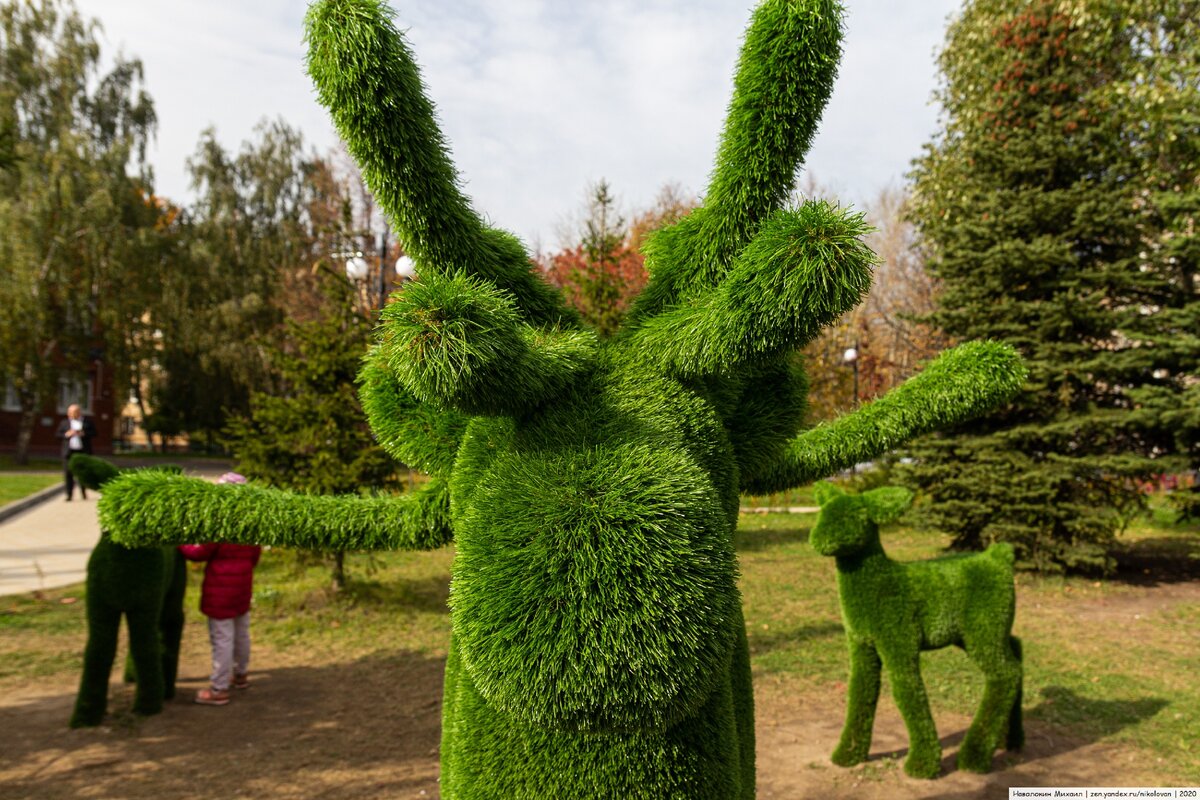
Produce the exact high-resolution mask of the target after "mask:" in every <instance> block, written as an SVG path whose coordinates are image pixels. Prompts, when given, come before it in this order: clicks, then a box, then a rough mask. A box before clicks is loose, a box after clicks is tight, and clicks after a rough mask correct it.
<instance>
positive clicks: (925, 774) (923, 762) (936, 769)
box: [904, 752, 942, 778]
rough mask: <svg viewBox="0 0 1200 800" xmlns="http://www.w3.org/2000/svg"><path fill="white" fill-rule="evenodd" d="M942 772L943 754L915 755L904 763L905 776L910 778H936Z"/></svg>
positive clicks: (910, 756)
mask: <svg viewBox="0 0 1200 800" xmlns="http://www.w3.org/2000/svg"><path fill="white" fill-rule="evenodd" d="M941 771H942V754H941V753H939V752H933V753H929V754H925V753H913V754H911V755H909V757H908V758H907V759H906V760H905V762H904V774H905V775H907V776H909V777H910V778H936V777H937V776H938V774H939V773H941Z"/></svg>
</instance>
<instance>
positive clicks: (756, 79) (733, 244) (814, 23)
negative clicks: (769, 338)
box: [632, 0, 842, 320]
mask: <svg viewBox="0 0 1200 800" xmlns="http://www.w3.org/2000/svg"><path fill="white" fill-rule="evenodd" d="M841 38H842V7H841V4H840V3H839V2H837V0H767V2H764V3H762V4H761V5H760V6H759V7H758V8H757V9H756V10H755V12H754V16H753V18H752V19H751V21H750V26H749V28H748V29H747V31H746V39H745V43H744V44H743V46H742V51H741V56H740V58H739V61H738V69H737V74H736V75H735V77H734V87H733V99H732V100H731V101H730V104H729V112H728V115H727V117H726V121H725V129H724V131H723V133H722V135H721V143H720V146H719V149H718V152H717V159H716V166H715V168H714V170H713V176H712V180H711V181H710V182H709V186H708V191H707V192H705V195H704V208H701V209H697V210H696V211H695V212H693V213H692V214H691V215H689V216H688V217H685V218H684V219H683V220H682V221H680V222H679V223H678V224H676V225H674V226H671V227H669V228H665V229H663V230H662V231H660V232H659V233H658V234H657V235H655V236H654V237H653V238H652V239H651V240H650V242H649V243H648V245H647V248H646V266H647V269H649V271H650V276H651V280H650V283H649V285H648V286H647V287H646V289H645V290H644V291H643V292H642V294H641V295H640V296H639V297H638V300H637V303H636V305H635V307H634V310H633V313H632V318H633V319H635V320H640V319H643V318H645V317H648V316H652V315H654V314H658V313H660V312H662V311H663V310H665V309H667V308H669V307H671V306H673V305H675V304H677V303H679V302H681V301H683V300H685V299H686V298H687V296H688V295H690V294H692V293H694V292H696V291H697V290H703V289H707V288H711V287H713V286H715V285H716V284H717V283H719V282H720V280H721V278H722V277H723V275H724V273H725V271H726V270H727V269H728V268H729V265H730V264H731V262H732V261H733V259H734V258H735V257H736V256H737V254H738V253H740V252H741V250H742V248H744V247H745V246H746V245H747V244H748V243H749V242H750V240H751V239H752V238H753V237H754V236H755V235H756V234H757V233H758V230H759V227H760V226H761V225H762V224H763V222H764V221H765V220H766V219H767V218H768V217H769V216H770V215H771V214H772V213H774V212H775V210H776V209H778V208H780V207H781V206H782V205H783V203H784V202H785V201H786V200H787V197H788V195H789V194H790V193H791V191H792V187H793V185H794V183H795V177H796V170H797V169H798V168H799V167H800V164H801V163H802V161H803V159H804V155H805V153H807V152H808V148H809V146H810V145H811V144H812V138H813V134H814V133H815V132H816V129H817V123H818V121H819V120H820V118H821V112H822V111H823V110H824V109H825V104H826V103H827V102H828V100H829V95H830V93H831V92H832V90H833V82H834V79H835V77H836V76H837V64H838V60H839V59H840V57H841Z"/></svg>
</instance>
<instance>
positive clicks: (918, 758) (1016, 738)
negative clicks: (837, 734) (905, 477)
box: [809, 483, 1025, 778]
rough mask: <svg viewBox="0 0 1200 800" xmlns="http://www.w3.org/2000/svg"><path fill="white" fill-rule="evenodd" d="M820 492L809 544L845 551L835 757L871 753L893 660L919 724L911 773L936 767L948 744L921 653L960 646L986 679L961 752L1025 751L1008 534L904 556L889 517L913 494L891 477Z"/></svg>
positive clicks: (856, 758)
mask: <svg viewBox="0 0 1200 800" xmlns="http://www.w3.org/2000/svg"><path fill="white" fill-rule="evenodd" d="M815 495H816V499H817V503H819V504H820V506H821V515H820V516H819V517H818V518H817V524H816V525H815V526H813V529H812V533H811V534H810V535H809V543H810V544H811V545H812V546H813V549H814V550H816V551H817V552H818V553H820V554H821V555H824V556H834V557H835V558H837V582H838V595H839V596H840V598H841V602H842V618H843V620H844V622H845V625H846V639H847V642H848V644H849V646H850V687H849V692H848V694H849V697H848V699H847V703H848V705H847V709H846V727H845V728H844V729H843V730H842V738H841V741H840V742H839V743H838V746H837V749H836V750H835V751H834V753H833V763H835V764H839V765H841V766H843V767H848V766H851V765H852V764H858V763H860V762H862V761H866V760H867V753H868V751H869V749H870V747H871V727H872V725H873V724H874V721H875V706H876V703H877V702H878V700H879V676H880V672H881V668H886V669H887V671H888V677H889V678H890V680H891V684H892V693H893V694H894V695H895V697H896V705H897V706H898V707H899V709H900V715H901V716H902V717H904V724H905V726H906V727H907V728H908V739H909V752H908V758H907V759H906V760H905V762H904V771H905V772H907V773H908V774H909V775H912V776H913V777H917V778H933V777H935V776H937V774H938V770H939V769H940V768H941V758H942V748H941V744H940V743H939V741H938V736H937V729H936V728H934V725H933V717H932V716H931V715H930V713H929V699H928V698H927V697H926V696H925V684H924V683H923V682H922V681H921V651H922V650H938V649H941V648H943V647H948V646H950V645H957V646H958V647H961V648H963V650H965V651H966V653H967V655H968V656H970V658H971V660H972V661H974V662H975V664H976V665H977V666H978V667H979V668H980V670H982V671H983V674H984V676H985V677H986V679H987V687H986V688H985V689H984V694H983V701H982V702H981V703H980V705H979V710H978V711H977V712H976V713H975V719H974V720H973V721H972V722H971V727H970V728H969V729H968V730H967V735H966V737H964V739H963V743H962V747H961V748H960V749H959V751H958V766H959V767H960V768H962V769H965V770H970V771H971V772H987V771H988V770H989V769H991V766H992V753H993V752H995V750H996V748H997V747H998V746H999V745H1000V740H1001V739H1004V740H1005V747H1006V748H1007V749H1009V750H1018V749H1020V748H1021V746H1022V745H1023V744H1024V742H1025V736H1024V730H1023V728H1022V723H1021V675H1022V666H1021V643H1020V641H1019V640H1018V639H1017V638H1016V637H1015V636H1013V635H1012V625H1013V616H1014V614H1015V611H1016V591H1015V589H1014V588H1013V550H1012V545H1010V544H1008V543H1004V542H998V543H996V544H993V545H992V546H991V547H989V548H988V549H987V551H985V552H983V553H975V554H972V555H960V556H949V557H946V558H939V559H934V560H932V561H918V562H914V563H909V564H901V563H898V562H895V561H892V560H891V559H889V558H888V557H887V555H886V554H885V553H884V552H883V546H882V545H881V544H880V543H879V526H880V525H882V524H884V523H887V522H891V521H893V520H895V519H897V518H898V517H899V516H900V515H901V514H903V513H904V511H905V510H906V509H907V508H908V507H909V505H911V504H912V493H911V492H909V491H908V490H907V489H901V488H899V487H891V486H885V487H882V488H879V489H873V490H871V491H869V492H863V493H862V494H861V495H851V494H846V493H845V492H843V491H842V490H841V489H839V488H838V487H837V486H834V485H833V484H832V483H820V484H817V487H816V491H815ZM1006 731H1007V736H1006V735H1005V733H1006Z"/></svg>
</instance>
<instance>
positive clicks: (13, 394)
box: [2, 378, 21, 411]
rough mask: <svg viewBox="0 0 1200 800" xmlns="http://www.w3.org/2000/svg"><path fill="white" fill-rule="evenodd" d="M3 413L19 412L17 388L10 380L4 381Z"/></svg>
mask: <svg viewBox="0 0 1200 800" xmlns="http://www.w3.org/2000/svg"><path fill="white" fill-rule="evenodd" d="M2 408H3V410H4V411H20V410H21V398H20V397H18V396H17V387H16V386H14V385H13V382H12V379H11V378H5V380H4V406H3V407H2Z"/></svg>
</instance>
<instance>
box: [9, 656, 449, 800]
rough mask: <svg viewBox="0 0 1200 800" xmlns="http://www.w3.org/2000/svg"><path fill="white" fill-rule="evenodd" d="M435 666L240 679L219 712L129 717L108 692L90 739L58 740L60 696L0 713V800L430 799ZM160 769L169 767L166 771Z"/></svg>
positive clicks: (407, 659)
mask: <svg viewBox="0 0 1200 800" xmlns="http://www.w3.org/2000/svg"><path fill="white" fill-rule="evenodd" d="M444 669H445V661H444V659H441V658H430V657H428V656H425V655H422V654H419V653H413V652H406V651H401V652H396V653H390V654H387V655H375V656H370V657H367V658H364V659H360V660H356V661H352V662H345V663H338V664H328V665H323V666H314V667H310V666H297V667H278V668H271V669H264V670H262V671H254V670H253V667H252V671H251V680H252V686H251V688H250V689H249V690H247V691H244V692H242V691H238V692H234V697H233V701H232V702H231V703H230V704H229V705H228V706H224V707H220V708H211V707H206V706H199V705H195V704H194V703H192V702H190V701H191V699H192V697H193V696H194V694H195V690H196V689H198V688H201V687H203V686H204V685H205V684H206V683H207V680H206V678H207V676H206V675H204V674H202V673H201V671H199V670H191V671H189V672H188V673H186V674H185V675H184V676H183V677H182V678H181V685H180V692H179V695H178V697H177V699H176V700H174V701H170V702H168V703H167V704H166V708H165V709H164V711H163V713H162V714H158V715H155V716H152V717H139V716H135V715H133V714H132V713H130V711H129V710H128V709H129V708H130V706H131V704H132V700H131V698H132V695H131V690H130V689H128V688H126V687H122V686H120V685H119V684H118V683H117V682H115V681H114V682H113V684H112V689H111V695H112V696H111V697H110V701H109V709H110V715H109V717H108V718H107V719H106V721H105V724H104V725H103V726H101V727H99V728H88V729H80V730H70V729H68V727H67V719H68V717H69V716H70V713H71V706H72V704H73V702H74V695H73V693H63V692H62V690H61V689H60V691H59V693H57V694H44V695H41V696H36V697H32V698H30V699H28V700H25V701H23V702H19V703H16V704H13V703H11V702H10V703H9V704H7V705H4V706H0V729H2V730H6V731H10V732H11V731H20V732H21V735H20V736H6V737H5V741H4V759H3V763H0V775H2V776H3V777H0V784H3V785H4V787H5V789H4V792H3V794H4V796H5V797H22V798H61V797H81V796H85V795H86V796H96V797H122V798H130V799H131V800H146V799H148V798H163V797H197V796H205V797H219V796H228V797H234V796H239V797H241V796H255V797H339V798H366V797H417V796H426V797H436V796H437V790H438V784H437V775H438V746H439V740H440V736H441V695H442V675H443V672H444ZM168 765H169V766H168Z"/></svg>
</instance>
